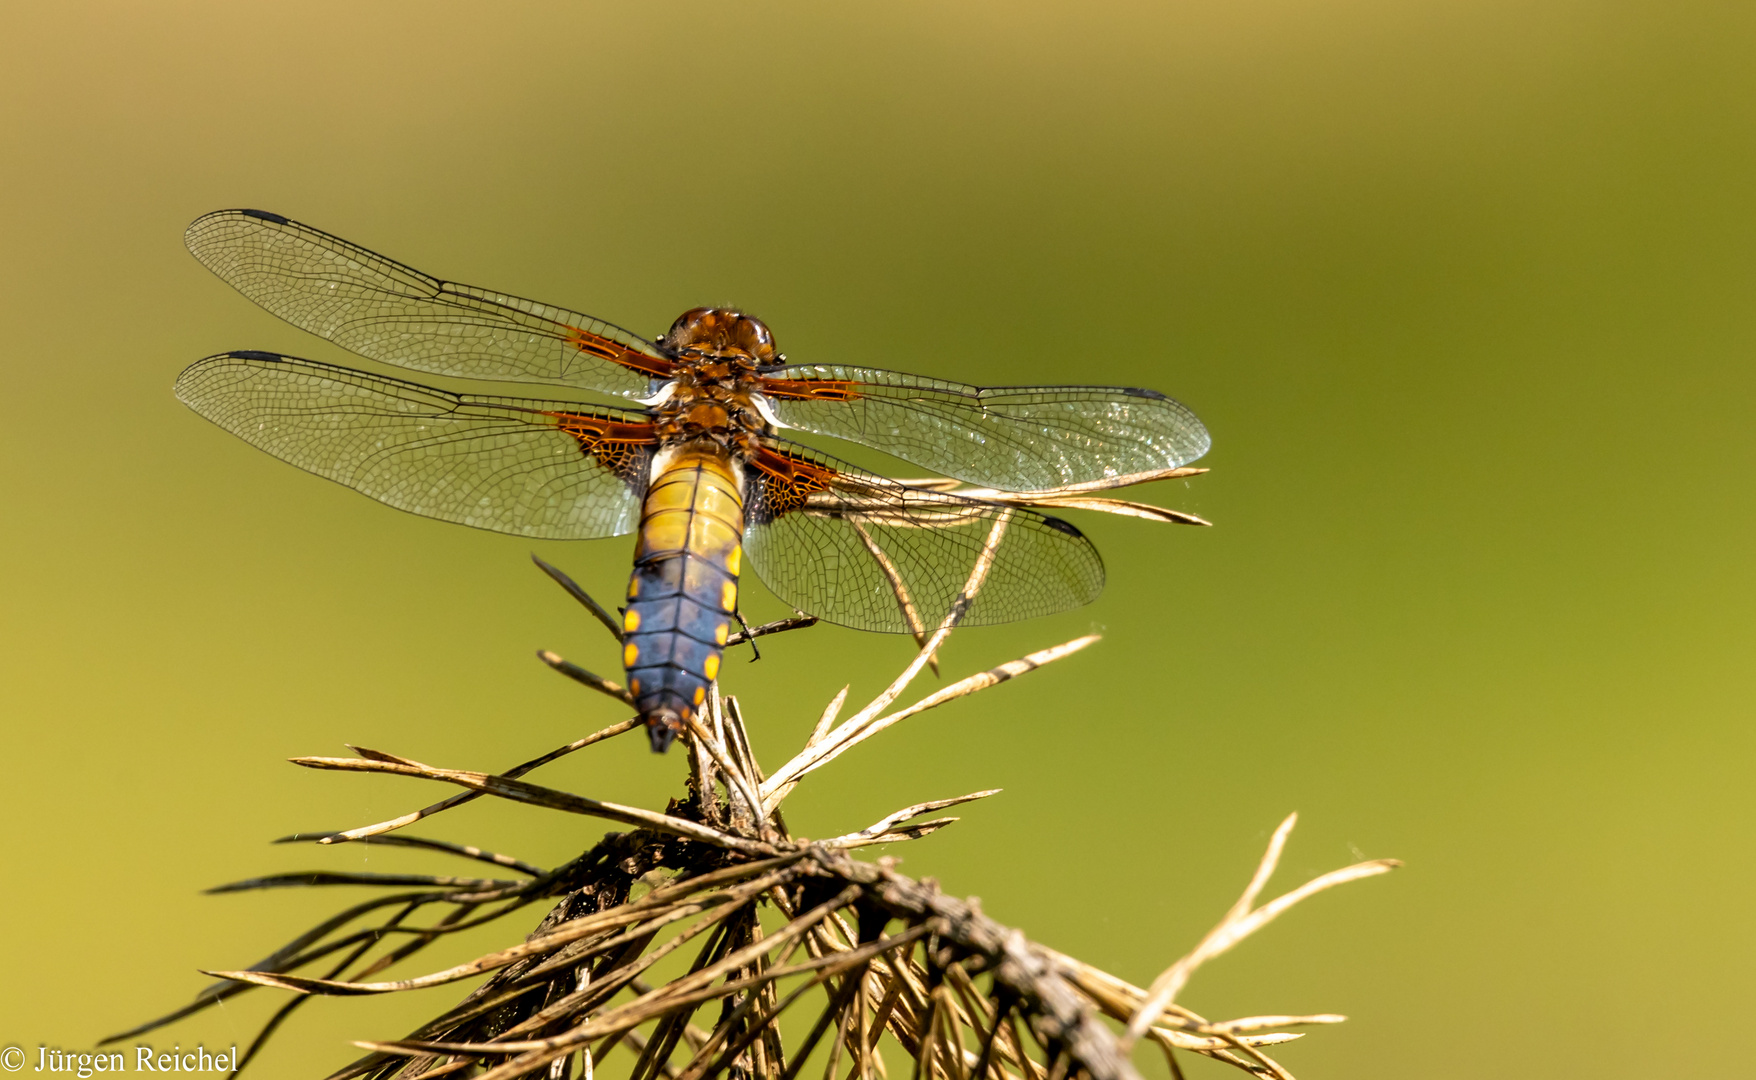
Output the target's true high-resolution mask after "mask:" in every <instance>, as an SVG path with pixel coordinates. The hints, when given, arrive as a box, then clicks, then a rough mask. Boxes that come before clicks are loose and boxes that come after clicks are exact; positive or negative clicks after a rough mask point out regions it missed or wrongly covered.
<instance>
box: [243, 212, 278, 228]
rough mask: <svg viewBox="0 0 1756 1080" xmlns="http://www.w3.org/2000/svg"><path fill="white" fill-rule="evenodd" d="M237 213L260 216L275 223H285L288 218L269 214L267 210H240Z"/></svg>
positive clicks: (254, 216) (246, 215)
mask: <svg viewBox="0 0 1756 1080" xmlns="http://www.w3.org/2000/svg"><path fill="white" fill-rule="evenodd" d="M239 213H241V214H243V215H244V216H245V217H253V218H261V219H262V220H263V221H272V222H274V223H275V224H276V225H285V224H286V223H287V222H288V221H289V220H290V219H288V218H284V217H281V216H280V215H279V214H271V213H269V212H268V211H267V210H241V211H239Z"/></svg>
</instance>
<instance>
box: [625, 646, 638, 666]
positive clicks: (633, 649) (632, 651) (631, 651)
mask: <svg viewBox="0 0 1756 1080" xmlns="http://www.w3.org/2000/svg"><path fill="white" fill-rule="evenodd" d="M639 659H640V646H638V645H636V644H634V642H632V641H630V642H629V643H628V644H627V645H626V646H624V647H623V649H622V666H623V667H625V668H631V667H633V666H634V665H635V663H636V662H637V661H639Z"/></svg>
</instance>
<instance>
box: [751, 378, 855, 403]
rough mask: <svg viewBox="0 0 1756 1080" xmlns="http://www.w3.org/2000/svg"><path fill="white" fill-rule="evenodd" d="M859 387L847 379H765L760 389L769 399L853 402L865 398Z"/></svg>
mask: <svg viewBox="0 0 1756 1080" xmlns="http://www.w3.org/2000/svg"><path fill="white" fill-rule="evenodd" d="M859 385H860V384H859V383H857V382H852V381H849V380H847V379H763V380H762V382H761V384H760V389H761V390H762V392H763V393H764V394H767V395H768V396H769V397H777V398H791V399H793V400H796V401H852V400H854V399H855V398H858V397H864V396H865V395H863V394H861V393H860V391H859V390H858V389H856V388H857V387H858V386H859Z"/></svg>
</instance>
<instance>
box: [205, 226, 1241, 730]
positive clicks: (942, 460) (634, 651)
mask: <svg viewBox="0 0 1756 1080" xmlns="http://www.w3.org/2000/svg"><path fill="white" fill-rule="evenodd" d="M184 239H185V242H186V243H187V245H188V247H189V250H190V251H191V252H192V253H193V254H194V255H195V257H196V259H198V260H199V261H200V262H201V263H202V264H203V265H204V266H206V267H207V268H208V269H209V270H211V271H213V272H214V273H215V274H217V275H218V276H219V277H220V278H221V279H222V280H224V281H225V282H226V283H227V284H229V285H231V286H232V287H233V288H235V289H237V290H238V291H239V292H241V293H243V294H244V295H245V296H246V297H248V298H249V299H251V300H253V301H255V302H256V303H257V304H259V305H261V306H262V307H263V308H266V309H267V310H268V311H270V312H272V313H273V314H275V315H277V316H279V317H280V318H282V319H284V320H286V321H287V322H290V323H292V324H293V325H294V326H297V327H299V328H300V329H302V330H306V331H309V332H311V333H313V334H315V335H317V336H318V337H320V338H323V339H325V340H327V341H330V342H333V343H334V344H336V345H339V346H341V347H342V348H344V349H347V350H350V351H352V352H354V353H356V354H358V355H359V356H362V357H365V358H367V359H369V360H373V361H377V362H380V363H383V364H388V365H394V366H397V367H401V368H406V369H411V370H413V371H418V372H425V373H429V374H433V375H439V376H447V377H452V378H461V379H469V380H488V381H499V382H514V383H534V384H541V385H543V386H548V387H557V388H564V390H565V391H566V392H569V393H572V392H589V393H595V394H599V395H603V396H606V397H612V398H616V399H619V400H620V401H622V402H623V403H624V404H623V406H622V407H609V406H607V405H597V404H590V403H587V402H581V401H568V400H548V399H540V398H524V397H501V396H488V395H477V394H464V393H454V392H451V391H449V390H444V389H440V388H437V387H432V386H426V385H422V384H419V383H414V382H408V381H404V380H402V379H396V378H390V377H386V376H383V375H378V374H373V373H371V372H366V371H359V370H354V369H351V368H346V367H338V366H336V365H333V364H326V363H320V362H317V361H314V360H306V359H300V358H298V357H294V356H287V355H283V354H280V353H272V352H262V351H254V350H243V351H233V352H225V353H220V354H218V355H215V356H210V357H207V358H206V359H204V360H200V361H197V362H196V363H195V364H193V365H191V366H190V367H189V368H187V369H186V370H185V371H183V373H182V374H181V375H180V376H179V377H178V379H177V383H176V394H177V397H178V398H179V399H180V400H181V401H183V402H184V403H185V404H186V405H188V406H189V407H190V408H192V409H194V410H195V412H197V413H199V414H200V415H201V416H203V417H205V418H206V419H208V420H210V421H212V422H214V423H215V424H217V425H219V426H220V427H222V428H224V429H225V430H227V431H229V432H231V433H232V434H234V435H236V436H238V437H239V438H242V439H243V440H244V441H245V442H248V443H250V444H251V445H253V446H255V447H258V448H259V449H262V450H265V451H267V452H268V453H270V454H272V455H274V456H275V457H278V458H280V459H282V460H283V461H286V462H289V463H291V464H293V465H296V466H298V467H299V468H301V469H304V470H306V471H308V472H312V473H315V474H317V475H319V476H322V477H326V478H328V479H330V480H333V481H337V482H339V483H341V484H344V485H346V486H347V487H350V488H353V489H354V490H356V491H359V492H362V493H363V494H365V495H368V496H370V497H372V498H374V499H377V500H378V501H380V502H383V503H386V504H388V505H390V506H394V507H396V508H398V509H401V510H405V511H409V512H411V513H415V514H420V515H424V516H426V517H430V518H437V519H440V520H443V521H450V522H456V523H459V524H463V525H470V526H474V527H476V528H480V529H488V530H492V531H495V532H500V533H510V534H513V535H517V536H524V537H531V538H538V539H568V540H576V539H591V538H599V537H611V536H621V535H625V534H628V533H634V534H636V541H635V552H634V566H633V571H632V573H631V575H630V577H629V581H628V590H627V595H626V606H625V607H623V608H622V614H621V619H622V641H623V646H622V648H623V652H622V662H623V667H624V669H625V672H626V677H627V679H628V683H627V686H628V690H629V692H630V693H631V695H632V697H633V700H634V702H635V706H636V708H638V710H639V713H640V716H641V718H642V719H643V721H644V723H645V725H646V728H647V731H648V735H649V737H650V740H651V745H652V748H653V750H655V751H657V752H661V753H662V752H663V751H664V750H665V749H666V748H667V747H668V746H669V745H670V744H671V742H672V740H674V739H675V738H676V737H677V736H678V735H679V734H681V733H682V732H683V731H684V730H685V728H686V726H687V725H688V724H689V722H690V721H691V720H692V719H696V720H698V718H699V716H700V714H701V710H702V708H703V704H704V702H705V701H706V700H707V697H708V695H709V694H710V693H711V691H712V686H713V683H714V681H715V680H716V679H717V678H718V675H719V668H720V661H721V658H722V655H723V653H724V650H725V648H726V645H727V640H728V637H729V636H730V634H731V626H732V622H733V620H734V619H740V618H741V617H740V616H739V605H738V589H739V583H740V579H741V577H742V576H743V574H744V572H745V569H746V566H745V564H746V563H748V569H749V570H751V571H753V572H754V573H755V574H756V575H757V576H758V577H759V578H760V579H761V580H762V582H763V583H764V584H765V585H767V587H768V589H769V590H770V591H771V592H772V593H774V595H775V596H777V597H778V598H779V599H780V600H781V601H783V602H784V603H786V604H788V605H790V606H791V607H793V608H794V609H796V610H798V611H800V612H802V613H805V614H809V615H814V616H817V617H818V618H820V619H822V620H824V621H826V622H830V623H835V624H839V625H842V626H849V627H854V628H857V629H861V630H870V631H879V632H890V633H914V634H916V636H917V638H919V637H920V636H921V629H922V627H923V626H931V625H933V624H934V620H935V619H938V618H940V617H952V612H953V609H954V608H956V616H955V617H956V618H957V619H958V623H959V625H971V626H979V625H987V624H994V623H1002V622H1009V621H1012V620H1017V619H1025V618H1031V617H1035V616H1040V615H1048V614H1052V613H1055V612H1060V611H1066V610H1069V609H1072V608H1076V607H1079V606H1080V605H1083V604H1086V603H1089V602H1090V601H1091V600H1093V599H1095V598H1096V597H1097V595H1098V593H1099V592H1100V591H1101V590H1102V588H1103V584H1104V566H1103V560H1102V559H1101V557H1100V556H1099V555H1098V552H1097V550H1096V548H1095V547H1094V546H1093V545H1092V543H1091V541H1090V540H1089V539H1088V538H1087V537H1086V536H1085V535H1084V534H1083V533H1082V532H1080V530H1079V529H1078V528H1076V527H1075V526H1074V525H1073V524H1071V523H1070V522H1068V521H1066V520H1064V519H1062V518H1060V517H1056V516H1053V515H1051V514H1048V513H1045V512H1042V511H1041V510H1039V509H1035V508H1033V507H1032V506H1031V504H1030V501H1029V500H1028V499H1020V498H1016V497H1015V498H1010V499H1008V498H1005V497H1003V494H1002V493H1007V492H1013V493H1020V492H1022V493H1029V492H1054V491H1063V492H1064V491H1074V492H1077V491H1079V490H1080V489H1081V486H1082V485H1085V486H1088V487H1089V486H1092V485H1094V484H1095V485H1099V486H1101V485H1103V484H1107V483H1109V482H1113V481H1117V480H1118V479H1120V480H1122V481H1126V480H1128V479H1129V478H1131V477H1136V476H1147V477H1150V476H1153V475H1159V474H1162V473H1163V472H1164V471H1165V470H1175V469H1177V468H1178V467H1180V466H1183V465H1186V464H1187V463H1188V462H1191V461H1194V460H1195V459H1197V458H1199V457H1201V456H1202V455H1203V454H1204V453H1206V452H1207V450H1208V448H1209V445H1210V439H1209V436H1208V433H1207V430H1206V429H1205V428H1204V427H1203V426H1202V424H1201V421H1200V420H1198V419H1197V418H1196V416H1195V414H1194V413H1193V412H1191V411H1190V410H1189V409H1188V408H1186V407H1184V406H1183V405H1181V404H1179V403H1178V402H1176V401H1174V400H1172V399H1171V398H1169V397H1166V396H1165V395H1164V394H1161V393H1159V392H1157V391H1154V390H1143V389H1138V388H1131V387H1103V386H1034V387H1033V386H999V387H977V386H969V385H965V384H963V383H957V382H947V381H943V380H939V379H930V378H922V377H917V376H914V375H905V374H902V373H899V372H895V371H887V370H880V369H875V368H863V367H851V366H845V365H839V364H795V363H792V362H791V361H789V360H788V359H787V357H786V356H785V355H784V354H783V353H781V352H780V351H778V350H777V349H776V347H775V342H774V336H773V334H772V333H771V332H770V330H769V328H768V327H767V325H765V324H764V323H763V322H762V321H761V320H759V319H757V318H756V317H754V316H752V315H750V314H748V313H746V312H743V311H739V310H736V309H733V308H725V307H697V308H692V309H690V310H688V311H686V312H684V313H683V314H682V315H681V316H680V317H678V318H677V320H676V321H675V322H674V323H673V324H672V325H671V327H670V329H669V330H668V331H666V332H665V333H664V334H663V335H662V336H659V337H656V338H647V337H642V336H640V335H639V334H636V333H634V332H632V331H630V330H626V329H624V328H622V327H620V326H617V325H614V324H612V323H608V322H605V321H604V320H602V319H598V318H594V317H592V316H590V315H584V314H581V313H579V312H575V311H570V310H568V309H566V308H560V307H556V306H554V305H550V304H543V303H538V302H536V301H533V300H526V299H522V298H520V297H517V296H511V295H508V294H505V293H499V292H493V291H490V290H487V289H480V288H476V287H473V286H469V285H460V284H457V283H456V282H451V281H446V280H442V279H440V278H436V277H433V276H431V275H429V274H425V273H422V272H420V271H418V270H415V269H413V268H411V267H409V266H406V265H404V264H402V263H400V262H397V261H395V260H393V259H388V258H386V257H384V256H382V255H378V254H376V253H374V252H372V251H368V250H367V249H365V248H363V247H360V246H358V245H355V244H352V243H349V242H347V241H345V240H342V239H340V238H339V237H336V236H332V235H330V234H329V233H326V232H322V231H320V230H318V229H315V228H312V227H311V226H308V225H304V224H301V223H299V222H297V221H294V220H291V219H290V218H287V217H284V216H282V215H280V214H275V213H270V212H268V211H265V210H220V211H216V212H214V213H210V214H206V215H204V216H202V217H200V218H198V219H196V220H195V222H194V223H192V224H191V225H190V226H189V228H188V231H187V233H186V234H185V237H184ZM793 433H805V434H810V435H822V436H829V437H832V438H837V439H844V440H849V441H851V442H855V443H859V444H862V445H865V446H868V447H872V448H874V449H877V450H881V451H884V452H885V453H887V454H890V455H892V456H894V457H896V458H900V459H902V460H904V461H907V462H909V463H911V464H914V465H917V466H920V467H922V468H925V469H929V470H932V471H933V472H935V473H938V474H940V475H941V476H943V477H948V478H951V479H953V480H956V481H962V482H965V483H968V484H973V485H978V486H980V487H981V488H982V489H983V491H982V492H981V493H980V494H983V495H985V496H986V497H972V496H971V495H966V494H959V493H958V492H956V491H954V490H950V489H949V485H946V484H932V483H918V482H917V483H909V482H904V481H898V480H894V479H890V478H887V477H883V476H879V475H876V474H874V473H871V472H868V471H865V470H863V469H860V468H857V467H855V466H853V465H850V464H848V463H846V462H844V461H841V460H838V459H836V458H833V457H830V456H828V455H825V454H823V453H820V452H818V451H816V450H813V449H811V448H809V447H807V446H806V445H804V444H801V443H799V442H796V441H794V439H793V438H792V434H793ZM1066 505H1078V500H1077V499H1074V500H1072V501H1071V502H1070V503H1067V504H1066ZM978 562H979V563H981V565H983V566H984V567H985V570H986V572H985V576H984V577H983V578H982V580H981V584H980V588H979V590H978V591H976V592H975V593H974V595H973V596H972V595H967V594H966V592H965V587H966V583H967V582H968V581H969V580H970V579H969V574H970V571H971V568H972V566H974V565H976V564H977V563H978Z"/></svg>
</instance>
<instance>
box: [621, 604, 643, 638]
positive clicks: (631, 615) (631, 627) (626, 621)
mask: <svg viewBox="0 0 1756 1080" xmlns="http://www.w3.org/2000/svg"><path fill="white" fill-rule="evenodd" d="M638 629H640V612H638V611H635V610H634V609H633V608H629V609H628V611H627V613H626V614H625V615H623V616H622V632H623V633H624V634H632V633H633V632H634V631H636V630H638Z"/></svg>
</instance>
